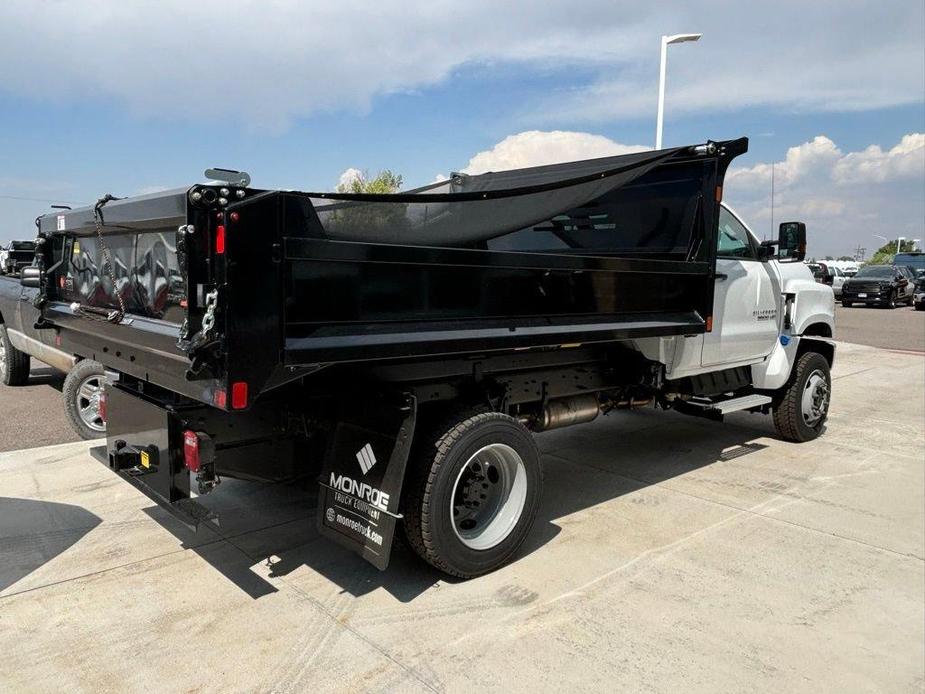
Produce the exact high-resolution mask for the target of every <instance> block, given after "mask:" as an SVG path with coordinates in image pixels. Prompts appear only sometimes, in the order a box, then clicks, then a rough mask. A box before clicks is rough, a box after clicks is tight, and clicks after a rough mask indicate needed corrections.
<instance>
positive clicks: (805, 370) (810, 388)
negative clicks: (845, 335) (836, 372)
mask: <svg viewBox="0 0 925 694" xmlns="http://www.w3.org/2000/svg"><path fill="white" fill-rule="evenodd" d="M831 392H832V374H831V373H830V371H829V362H828V361H827V360H826V358H825V357H824V356H822V355H821V354H819V353H818V352H806V353H804V354H803V355H801V356H800V358H799V359H798V360H797V363H796V366H795V367H794V369H793V373H792V374H791V376H790V381H789V382H788V383H787V385H785V386H784V387H783V388H781V389H780V390H779V391H778V393H777V397H776V398H775V402H774V427H775V428H776V429H777V433H778V434H779V435H780V437H781V438H783V439H785V440H786V441H794V442H797V443H802V442H804V441H812V440H813V439H814V438H816V437H817V436H819V434H820V433H821V432H822V427H823V426H824V425H825V420H826V419H827V418H828V416H829V400H830V397H831Z"/></svg>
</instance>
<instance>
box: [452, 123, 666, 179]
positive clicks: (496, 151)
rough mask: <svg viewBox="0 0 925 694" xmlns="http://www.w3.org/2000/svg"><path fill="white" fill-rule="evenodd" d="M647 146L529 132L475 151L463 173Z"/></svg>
mask: <svg viewBox="0 0 925 694" xmlns="http://www.w3.org/2000/svg"><path fill="white" fill-rule="evenodd" d="M647 149H651V148H650V147H644V146H642V145H624V144H621V143H619V142H614V141H613V140H611V139H609V138H606V137H604V136H603V135H592V134H591V133H583V132H569V131H564V130H553V131H541V130H529V131H526V132H522V133H517V134H516V135H509V136H508V137H506V138H504V139H503V140H501V142H499V143H498V144H496V145H495V146H494V147H492V148H491V149H488V150H485V151H484V152H479V153H478V154H476V155H475V156H474V157H472V158H471V159H470V160H469V164H468V165H467V166H466V167H465V168H464V169H463V170H462V171H463V173H469V174H478V173H485V172H486V171H505V170H507V169H519V168H523V167H526V166H542V165H543V164H558V163H561V162H565V161H580V160H582V159H594V158H596V157H609V156H614V155H617V154H629V153H631V152H643V151H645V150H647Z"/></svg>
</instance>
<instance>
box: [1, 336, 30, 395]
mask: <svg viewBox="0 0 925 694" xmlns="http://www.w3.org/2000/svg"><path fill="white" fill-rule="evenodd" d="M30 361H31V359H30V358H29V355H28V354H26V353H25V352H20V351H19V350H18V349H16V348H15V347H14V346H13V344H12V343H11V342H10V336H9V335H7V332H6V326H5V325H2V324H0V380H2V381H3V383H4V385H8V386H22V385H25V384H26V383H28V382H29V368H30Z"/></svg>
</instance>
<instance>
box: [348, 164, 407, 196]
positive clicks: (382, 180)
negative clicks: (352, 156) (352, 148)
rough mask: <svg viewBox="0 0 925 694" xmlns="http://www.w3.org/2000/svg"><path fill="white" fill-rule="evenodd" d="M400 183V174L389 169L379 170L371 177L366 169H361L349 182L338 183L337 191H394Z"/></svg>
mask: <svg viewBox="0 0 925 694" xmlns="http://www.w3.org/2000/svg"><path fill="white" fill-rule="evenodd" d="M401 184H402V177H401V174H396V173H393V172H392V171H391V170H389V169H384V170H383V171H380V172H379V173H377V174H376V175H375V176H374V177H373V178H370V177H369V172H368V171H363V172H362V173H360V174H359V175H358V176H355V177H354V178H353V179H352V180H351V181H350V182H349V183H340V184H338V186H337V192H338V193H367V194H373V195H379V194H384V193H396V192H398V190H399V189H400V188H401Z"/></svg>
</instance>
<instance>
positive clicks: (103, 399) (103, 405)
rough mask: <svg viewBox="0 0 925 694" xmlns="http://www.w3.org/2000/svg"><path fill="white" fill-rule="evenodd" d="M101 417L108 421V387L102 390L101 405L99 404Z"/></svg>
mask: <svg viewBox="0 0 925 694" xmlns="http://www.w3.org/2000/svg"><path fill="white" fill-rule="evenodd" d="M99 413H100V419H102V420H103V421H104V422H105V421H106V389H105V388H104V389H103V390H102V391H100V406H99Z"/></svg>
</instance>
